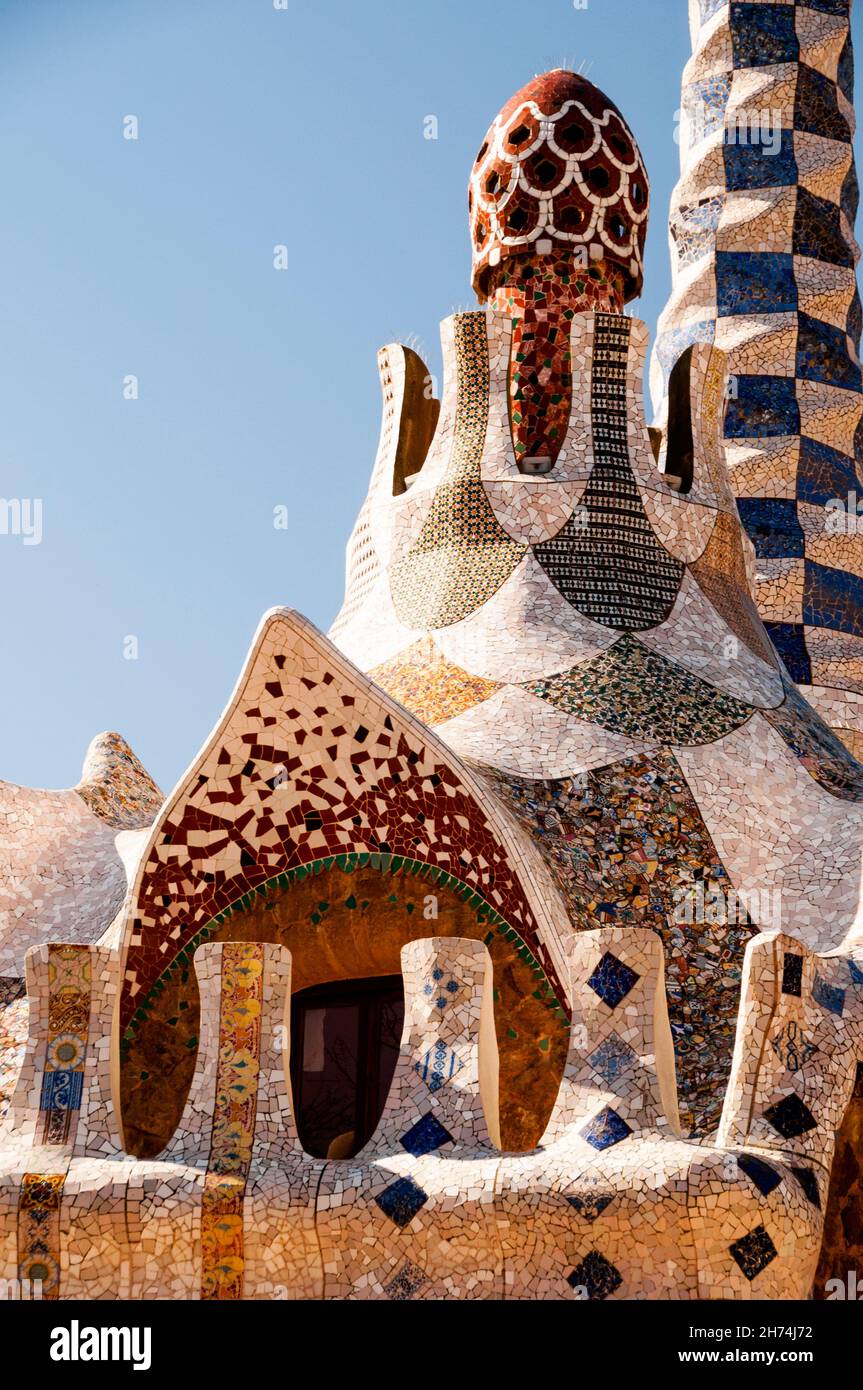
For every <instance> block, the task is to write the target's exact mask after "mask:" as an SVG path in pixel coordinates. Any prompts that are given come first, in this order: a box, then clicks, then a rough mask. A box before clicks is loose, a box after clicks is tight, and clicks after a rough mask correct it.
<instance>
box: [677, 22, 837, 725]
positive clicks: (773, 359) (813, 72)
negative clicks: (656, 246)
mask: <svg viewBox="0 0 863 1390" xmlns="http://www.w3.org/2000/svg"><path fill="white" fill-rule="evenodd" d="M849 11H850V0H829V2H827V3H825V0H809V2H808V3H807V0H799V3H779V4H777V3H773V0H748V2H747V3H737V0H734V2H733V3H730V4H727V3H710V2H707V3H705V0H690V20H691V27H692V32H693V56H692V58H691V60H690V62H689V63H688V65H687V68H686V72H685V75H684V83H683V94H682V104H681V112H682V122H681V177H680V181H679V183H678V185H677V188H676V189H675V193H674V197H673V200H672V207H671V219H670V230H671V254H672V272H673V290H672V295H671V299H670V300H669V303H668V305H667V307H666V309H665V311H664V312H663V314H662V316H661V318H660V323H659V329H658V336H657V343H656V348H655V352H654V360H653V370H652V391H653V396H654V403H655V405H656V406H657V408H661V407H662V403H663V401H664V399H665V397H666V393H667V390H668V383H669V377H670V373H671V370H672V367H673V366H674V364H675V362H676V361H677V359H678V358H679V357H680V355H681V353H682V352H683V351H684V350H685V348H686V347H687V346H689V345H690V344H692V343H695V342H711V343H715V344H716V346H718V347H720V348H722V349H723V351H724V352H726V353H727V355H728V365H729V371H730V373H731V385H730V394H729V400H728V407H727V413H726V418H725V437H726V441H727V443H726V458H727V461H728V465H729V468H730V475H731V481H732V485H733V488H734V491H735V494H736V497H737V502H738V507H739V510H740V516H741V518H742V521H743V524H744V527H745V528H746V531H747V533H748V535H749V537H750V539H751V541H752V543H753V544H754V547H755V553H756V566H757V585H756V596H757V600H758V606H759V609H760V611H761V615H762V617H763V619H764V622H765V624H766V627H767V630H768V632H769V634H770V637H771V639H772V641H773V642H774V644H775V646H776V648H777V650H778V651H779V653H780V655H781V656H782V658H783V661H784V662H785V665H786V666H787V668H788V670H789V672H790V674H791V676H792V678H793V679H794V680H795V681H796V682H798V684H802V685H804V686H807V687H815V688H816V692H817V691H819V690H826V689H834V690H836V691H839V692H855V693H857V692H860V691H863V539H861V537H863V529H861V530H860V531H858V514H857V510H856V508H857V503H858V502H861V501H863V452H861V451H863V442H861V439H863V436H861V429H860V425H861V414H863V396H861V394H860V393H861V372H860V358H859V346H860V329H861V305H860V296H859V293H858V290H857V283H856V273H855V268H856V264H857V260H858V258H859V248H858V246H857V242H856V241H855V238H854V219H855V216H856V213H857V204H858V184H857V176H856V172H855V167H854V157H853V151H852V144H851V141H852V136H853V132H854V127H855V118H854V111H853V106H852V102H853V57H852V48H851V37H850V28H849ZM717 190H720V191H717ZM814 698H818V696H817V693H816V695H815V696H814ZM858 722H859V714H858V713H857V712H856V705H854V704H851V705H849V704H848V703H847V702H846V706H845V717H844V726H845V727H847V728H848V729H850V730H851V731H852V739H851V743H852V746H854V740H853V733H854V731H855V729H856V725H857V723H858Z"/></svg>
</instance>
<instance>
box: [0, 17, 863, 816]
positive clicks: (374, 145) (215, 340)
mask: <svg viewBox="0 0 863 1390" xmlns="http://www.w3.org/2000/svg"><path fill="white" fill-rule="evenodd" d="M288 3H289V7H288V9H287V10H286V11H283V10H276V9H274V7H273V0H146V3H141V0H137V2H134V0H75V3H74V4H70V3H68V0H39V3H38V4H34V3H33V0H0V181H2V187H3V191H4V216H3V219H2V223H0V266H2V272H0V285H2V299H0V469H2V472H0V496H3V497H5V498H12V497H17V498H40V499H42V506H43V536H42V541H41V544H39V545H25V544H24V543H23V538H22V537H20V536H18V537H15V536H0V593H2V596H3V604H4V622H3V655H4V661H3V672H4V676H3V680H2V682H0V777H2V778H4V779H6V780H8V781H13V782H21V783H24V784H27V785H30V786H70V785H73V784H74V783H75V782H76V781H77V780H78V776H79V772H80V765H81V760H82V758H83V755H84V751H85V749H86V746H87V744H88V742H89V740H90V738H91V737H92V735H93V734H95V733H96V732H98V731H100V730H102V729H118V730H119V731H120V732H121V733H122V734H123V735H124V736H125V737H126V738H127V739H128V740H129V742H130V743H131V744H132V746H133V748H134V749H135V751H136V752H137V753H138V755H139V756H140V757H141V758H142V760H143V761H144V763H145V764H146V765H147V767H148V768H149V769H150V771H151V772H152V773H153V775H154V776H155V777H156V778H157V780H158V781H159V782H160V783H161V785H162V786H163V788H164V789H165V790H166V791H167V790H168V789H169V788H170V787H171V786H172V785H173V783H174V782H175V781H176V779H177V778H178V776H179V775H180V774H181V772H182V771H183V769H184V768H185V766H186V765H187V764H188V763H189V762H190V761H191V759H192V758H193V756H194V755H195V753H196V752H197V750H198V748H199V747H200V745H201V743H202V742H203V740H204V739H205V737H206V736H207V734H208V733H209V731H210V729H211V727H212V725H213V723H214V722H215V720H216V719H217V717H218V716H219V714H220V712H221V710H222V708H223V706H224V704H225V702H226V700H227V698H228V696H229V694H230V692H231V689H232V687H233V684H234V681H235V679H236V676H237V674H238V671H239V668H240V665H241V663H242V661H243V658H244V656H245V653H246V651H247V648H248V645H249V642H250V639H251V637H252V634H253V632H254V629H255V627H256V625H257V622H258V619H259V618H260V615H261V614H262V613H263V612H264V611H265V609H267V608H269V607H271V606H273V605H274V604H282V603H284V604H289V605H291V606H293V607H296V608H298V609H300V610H301V611H302V612H303V613H305V614H306V615H307V616H308V617H310V618H311V619H312V621H313V622H315V623H317V624H318V625H319V626H320V627H322V628H326V627H327V626H328V625H329V623H330V622H331V620H332V618H333V616H334V615H335V613H336V611H337V609H338V607H339V604H340V601H341V594H342V584H343V566H344V546H345V542H346V540H347V537H348V534H349V532H350V529H351V526H352V525H353V521H354V518H355V516H356V513H357V510H358V508H359V506H360V504H361V501H362V498H363V497H364V495H365V490H366V486H367V482H368V477H369V472H370V469H371V465H372V461H373V457H374V451H375V446H376V442H377V435H378V428H379V418H380V397H379V390H378V384H377V373H376V367H375V353H376V350H377V348H378V347H379V346H380V345H381V344H382V343H384V342H388V341H391V340H393V339H401V340H402V341H405V340H409V341H411V343H412V344H413V345H414V346H416V347H417V350H418V351H420V352H421V353H422V354H423V355H424V356H426V359H427V361H428V362H429V365H430V366H431V369H432V371H434V372H437V373H439V370H440V354H439V347H438V324H439V322H440V320H441V319H442V318H444V317H445V316H446V315H447V314H449V313H451V312H452V311H453V310H454V309H457V308H460V307H473V298H472V295H471V291H470V285H469V273H470V257H469V246H468V238H467V217H466V211H467V192H466V188H467V178H468V174H469V171H470V167H471V163H472V161H473V158H474V155H475V153H476V150H477V148H478V146H479V144H480V142H481V140H482V137H483V135H484V133H485V130H486V128H487V126H488V125H489V123H490V122H491V120H492V118H493V117H494V115H495V114H496V112H497V110H498V109H499V108H500V107H501V106H502V104H503V103H504V101H506V99H507V98H508V97H509V96H510V95H511V94H512V93H513V92H514V91H515V90H517V88H519V87H520V86H521V85H522V84H523V83H524V82H526V81H527V80H528V79H529V78H530V77H532V76H533V74H534V73H536V72H542V71H545V70H546V69H548V68H551V67H560V66H568V67H578V66H579V65H580V64H581V63H584V64H585V71H586V73H587V75H588V76H590V78H591V79H592V80H593V81H594V82H596V83H597V85H599V86H600V87H602V88H603V89H604V90H605V91H606V92H608V94H609V95H610V96H611V97H612V98H613V99H614V100H615V101H616V102H617V104H618V105H619V106H620V107H621V109H622V110H623V113H624V115H625V116H626V117H627V119H628V120H629V122H630V124H631V125H632V127H633V129H634V131H635V134H636V137H637V138H638V140H639V143H640V145H641V148H642V151H643V154H644V157H645V160H646V163H647V167H648V172H649V174H650V178H651V190H652V202H653V211H652V218H651V230H650V234H649V240H648V252H647V274H646V287H647V288H646V293H645V295H644V297H643V298H642V300H640V301H639V303H638V304H637V305H635V306H634V308H635V312H636V313H637V314H638V315H639V316H640V317H642V318H644V319H646V321H647V322H648V324H649V325H650V326H651V329H653V328H654V327H655V323H656V317H657V314H658V313H659V310H660V309H661V307H662V305H663V303H664V300H665V297H666V295H667V293H668V288H669V283H670V276H669V268H668V252H667V244H666V214H667V208H668V200H669V196H670V193H671V189H672V186H673V184H674V181H675V178H676V175H677V159H678V150H677V146H676V144H675V142H674V131H675V122H674V113H675V111H676V109H677V107H678V105H679V89H680V75H681V71H682V68H683V64H684V62H685V61H686V58H687V57H688V54H689V35H688V25H687V6H686V3H685V0H588V6H587V8H586V9H576V8H575V7H574V5H573V3H572V0H530V3H529V4H525V3H524V0H520V3H519V2H517V0H288ZM861 23H863V21H861V20H860V19H859V16H858V18H857V19H855V24H854V27H855V31H856V41H857V46H858V49H859V48H860V39H861V33H860V25H861ZM129 115H134V116H136V117H137V119H138V122H139V138H138V140H137V141H132V140H126V139H124V138H123V121H124V117H126V116H129ZM428 115H434V116H435V117H436V118H437V121H438V138H437V139H436V140H427V139H425V138H424V134H423V130H424V119H425V117H426V116H428ZM859 159H860V153H859V150H858V161H859ZM277 244H285V245H286V246H287V247H288V269H287V270H286V271H276V270H274V268H273V247H274V246H275V245H277ZM129 375H134V376H136V377H137V378H138V392H139V395H138V399H137V400H128V399H124V389H123V384H124V378H126V377H127V376H129ZM277 506H286V507H287V508H288V514H289V525H288V528H287V530H277V529H275V528H274V526H273V508H274V507H277ZM128 637H134V638H135V639H136V641H137V651H138V655H137V659H135V660H128V659H127V658H126V656H125V655H124V650H129V648H128V645H127V644H126V639H127V638H128Z"/></svg>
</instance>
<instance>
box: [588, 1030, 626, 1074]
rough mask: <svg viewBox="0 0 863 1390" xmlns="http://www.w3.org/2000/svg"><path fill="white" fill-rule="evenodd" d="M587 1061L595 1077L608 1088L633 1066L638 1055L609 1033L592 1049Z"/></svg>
mask: <svg viewBox="0 0 863 1390" xmlns="http://www.w3.org/2000/svg"><path fill="white" fill-rule="evenodd" d="M587 1060H588V1062H589V1063H590V1065H591V1067H592V1068H593V1070H594V1071H595V1072H596V1074H597V1076H601V1077H602V1079H603V1081H606V1082H608V1084H609V1086H610V1085H611V1084H612V1082H614V1081H616V1080H617V1078H618V1077H619V1076H623V1075H624V1073H625V1072H628V1071H629V1070H630V1068H631V1067H632V1066H634V1064H635V1063H636V1062H637V1061H638V1054H637V1053H636V1052H634V1051H633V1050H632V1048H631V1047H630V1046H629V1043H625V1042H624V1041H623V1038H621V1037H619V1036H618V1035H617V1033H610V1034H609V1036H608V1037H607V1038H605V1039H604V1041H603V1042H601V1043H600V1044H599V1047H596V1048H594V1050H593V1052H591V1054H590V1056H589V1057H588V1059H587Z"/></svg>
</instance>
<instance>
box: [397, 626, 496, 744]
mask: <svg viewBox="0 0 863 1390" xmlns="http://www.w3.org/2000/svg"><path fill="white" fill-rule="evenodd" d="M369 675H370V676H371V678H372V680H373V681H374V682H375V685H379V686H380V687H381V689H383V690H385V691H386V692H387V694H388V695H392V697H393V699H394V700H398V702H399V704H402V705H404V706H405V708H406V709H409V710H410V711H411V713H412V714H416V715H418V716H419V718H420V719H422V720H424V721H425V723H426V724H429V725H434V724H442V723H443V721H444V720H445V719H455V718H456V716H457V715H459V714H464V712H465V710H468V709H472V708H473V706H474V705H477V704H479V703H480V702H481V701H482V700H487V699H488V698H489V697H490V696H491V695H493V694H494V693H495V691H496V690H499V689H500V683H499V682H498V681H489V680H484V679H483V677H482V676H472V675H469V673H468V672H467V671H463V670H462V669H461V667H460V666H456V665H454V664H453V662H451V661H447V659H446V657H444V656H442V655H441V653H440V651H439V650H438V648H437V647H436V646H435V644H434V641H433V640H432V638H430V637H425V638H422V639H421V640H420V641H419V642H415V643H414V645H413V646H412V647H408V648H407V650H406V651H403V652H400V654H399V655H398V656H396V657H394V658H393V660H392V661H385V662H384V663H383V664H382V665H380V666H375V667H373V668H372V670H371V671H369Z"/></svg>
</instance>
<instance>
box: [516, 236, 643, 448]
mask: <svg viewBox="0 0 863 1390" xmlns="http://www.w3.org/2000/svg"><path fill="white" fill-rule="evenodd" d="M623 278H624V277H623V272H622V271H621V270H619V269H617V268H615V267H612V266H610V265H606V263H605V262H599V263H597V264H594V265H591V266H590V267H589V268H587V269H582V268H580V267H579V266H578V265H577V263H576V262H575V260H574V257H573V256H572V254H571V253H570V252H567V251H564V250H563V249H562V248H561V249H559V250H558V251H557V253H556V255H554V256H538V255H536V254H533V255H529V254H525V255H522V256H518V257H514V258H513V259H511V260H506V261H504V262H503V263H502V265H501V267H500V269H499V271H498V272H497V273H496V276H495V283H496V285H497V288H496V290H495V292H494V294H493V296H492V299H491V307H492V309H493V310H497V311H499V312H502V313H505V314H507V315H508V317H509V318H510V319H511V320H512V339H511V343H510V358H509V378H508V399H509V422H510V429H511V431H512V442H513V449H514V451H515V457H516V461H517V462H519V463H520V462H521V460H522V459H524V458H537V457H540V458H541V457H545V458H549V459H551V461H552V463H553V462H554V461H555V460H556V458H557V456H558V453H559V452H560V447H561V445H562V444H563V441H564V438H565V436H566V432H567V429H568V428H569V417H570V411H571V409H572V350H571V347H570V330H571V325H572V320H573V319H574V318H575V315H576V314H586V313H592V312H594V311H597V312H599V313H606V314H620V313H622V312H623V302H624V299H623V295H624V290H623Z"/></svg>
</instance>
